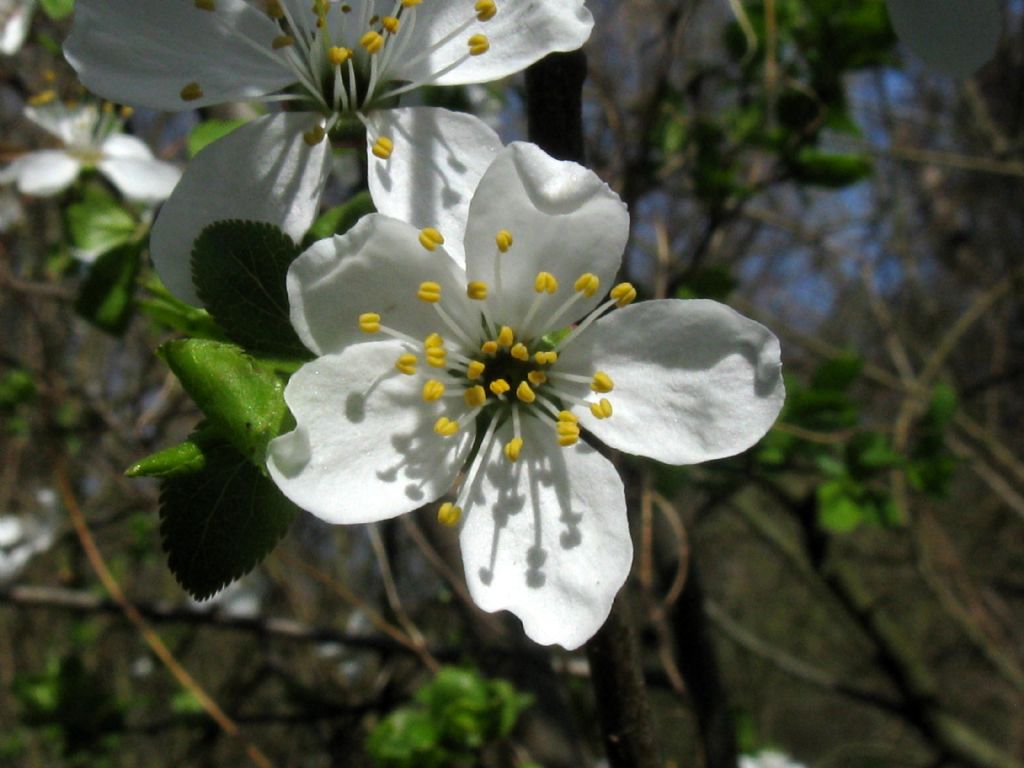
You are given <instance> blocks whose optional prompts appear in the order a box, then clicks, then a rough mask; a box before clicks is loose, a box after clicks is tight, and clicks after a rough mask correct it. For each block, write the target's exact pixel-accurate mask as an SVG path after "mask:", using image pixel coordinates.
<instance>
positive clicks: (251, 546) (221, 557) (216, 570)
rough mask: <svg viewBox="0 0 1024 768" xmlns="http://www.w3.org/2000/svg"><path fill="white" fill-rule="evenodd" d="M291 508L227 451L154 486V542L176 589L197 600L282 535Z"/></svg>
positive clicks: (215, 451)
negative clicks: (156, 525)
mask: <svg viewBox="0 0 1024 768" xmlns="http://www.w3.org/2000/svg"><path fill="white" fill-rule="evenodd" d="M296 512H297V508H296V507H295V505H294V504H292V503H291V502H290V501H288V499H286V498H285V497H284V495H283V494H282V493H281V492H280V491H279V490H278V489H277V486H275V485H274V483H273V481H271V480H270V479H269V478H268V477H266V476H265V475H264V474H263V473H262V472H260V470H259V469H257V468H256V467H255V466H253V465H252V463H251V462H250V461H249V460H248V459H247V458H246V457H245V456H242V455H241V454H239V453H238V451H236V450H235V449H234V448H232V447H231V446H228V445H220V446H216V447H214V448H211V449H210V450H208V451H207V454H206V466H205V467H204V468H203V469H202V470H201V471H199V472H197V473H194V474H190V475H181V476H178V477H170V478H166V479H164V480H163V481H162V483H161V486H160V536H161V539H162V540H163V548H164V551H165V552H166V553H167V563H168V565H169V567H170V569H171V572H172V573H173V574H174V576H175V578H176V579H177V580H178V583H179V584H181V586H182V587H183V588H184V589H185V590H186V591H187V592H188V593H189V594H191V595H192V596H193V597H195V598H197V599H199V600H202V599H205V598H207V597H210V596H211V595H213V594H214V593H216V592H217V591H219V590H220V589H221V588H222V587H224V586H225V585H227V584H228V583H230V582H231V581H234V580H235V579H237V578H239V577H241V576H243V575H244V574H246V573H248V572H249V571H251V570H252V569H253V568H254V567H256V565H258V564H259V563H260V562H261V561H262V560H263V558H264V557H266V556H267V554H269V553H270V551H271V550H273V548H274V547H275V546H276V545H277V543H278V542H279V541H280V540H281V538H282V537H283V536H284V534H285V533H286V532H287V530H288V526H289V525H290V524H291V521H292V519H293V518H294V517H295V513H296Z"/></svg>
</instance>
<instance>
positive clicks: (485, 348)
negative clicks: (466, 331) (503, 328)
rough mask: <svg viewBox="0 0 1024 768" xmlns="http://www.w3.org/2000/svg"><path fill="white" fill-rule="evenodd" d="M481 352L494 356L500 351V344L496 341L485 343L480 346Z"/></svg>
mask: <svg viewBox="0 0 1024 768" xmlns="http://www.w3.org/2000/svg"><path fill="white" fill-rule="evenodd" d="M480 351H481V352H483V353H484V354H485V355H493V354H495V353H496V352H497V351H498V342H496V341H485V342H484V343H483V344H481V345H480Z"/></svg>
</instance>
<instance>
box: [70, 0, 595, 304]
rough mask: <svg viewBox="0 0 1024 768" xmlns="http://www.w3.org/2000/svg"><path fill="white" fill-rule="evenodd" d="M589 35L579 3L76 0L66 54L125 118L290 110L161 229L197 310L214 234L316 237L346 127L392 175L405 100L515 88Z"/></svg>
mask: <svg viewBox="0 0 1024 768" xmlns="http://www.w3.org/2000/svg"><path fill="white" fill-rule="evenodd" d="M592 26H593V20H592V18H591V16H590V14H589V12H588V11H587V10H586V9H585V8H584V7H583V0H530V1H529V2H521V1H520V0H475V2H474V0H347V1H346V2H339V1H338V0H330V1H328V0H248V1H246V0H78V3H77V6H76V11H75V23H74V27H73V28H72V31H71V36H70V37H69V38H68V41H67V43H66V45H65V53H66V55H67V58H68V60H69V61H70V62H71V64H72V66H74V68H75V69H76V70H77V72H78V74H79V77H80V78H81V80H82V82H83V83H84V84H85V85H86V87H88V88H89V89H90V90H92V91H94V92H95V93H98V94H100V95H102V96H104V97H106V98H109V99H112V100H114V101H117V102H119V103H124V104H133V105H142V106H149V107H153V108H156V109H164V110H181V109H192V108H194V107H201V106H206V105H209V104H217V103H222V102H228V101H239V100H249V99H255V100H261V101H265V102H277V101H286V102H290V103H291V105H290V109H289V111H287V112H281V113H274V114H268V115H265V116H263V117H261V118H258V119H256V120H254V121H253V122H251V123H249V124H247V125H245V126H243V127H242V128H240V129H238V130H236V131H235V132H233V133H232V134H230V135H228V136H226V137H224V138H222V139H220V140H218V141H216V142H214V143H212V144H211V145H210V146H208V147H206V148H205V149H204V150H203V151H202V152H201V153H200V154H199V155H198V156H197V157H196V158H195V159H194V160H193V162H192V163H190V165H189V167H188V169H187V171H186V173H185V177H184V179H183V180H182V183H181V185H180V186H179V187H178V189H177V190H176V191H175V194H174V195H173V196H172V197H171V199H170V200H169V201H168V203H167V205H166V206H164V208H163V210H162V211H161V213H160V216H159V217H158V218H157V221H156V223H155V225H154V228H153V236H152V240H151V250H152V255H153V261H154V264H155V266H156V269H157V271H158V272H159V274H160V276H161V278H162V279H163V281H164V283H165V284H166V285H167V287H168V288H169V289H170V290H171V291H173V292H174V293H176V294H177V295H178V296H180V297H181V298H183V299H186V300H190V301H193V302H198V297H197V296H196V294H195V290H194V288H193V286H192V281H191V273H190V270H189V255H190V253H191V250H192V244H193V242H194V240H195V238H196V237H197V236H198V235H199V233H200V232H201V231H202V229H203V228H204V227H205V226H206V225H208V224H209V223H211V222H214V221H218V220H222V219H249V220H258V221H267V222H271V223H273V224H277V225H278V226H280V227H281V228H282V229H283V230H284V231H285V232H287V233H288V234H289V235H290V236H292V237H293V238H295V239H298V238H300V237H301V236H302V235H304V234H305V232H306V230H307V229H308V228H309V226H310V224H311V223H312V222H313V218H314V217H315V215H316V212H317V207H318V205H319V201H320V196H321V194H322V192H323V188H324V185H325V183H326V179H327V174H328V169H329V165H330V159H331V152H330V146H331V142H330V141H325V138H326V137H327V136H328V135H329V134H331V132H332V131H333V130H334V129H335V128H336V127H338V126H339V124H340V123H339V121H342V120H343V119H345V118H352V119H353V120H355V119H358V120H359V121H361V122H362V123H363V124H364V125H365V126H366V129H367V130H366V134H367V153H368V157H369V160H370V162H371V163H374V164H378V165H380V164H383V165H386V164H387V163H388V161H389V159H390V158H391V156H392V154H393V152H394V145H395V140H396V137H395V135H394V131H393V130H392V128H393V120H394V119H397V118H398V117H399V116H400V113H401V112H402V111H403V110H402V109H391V107H393V106H394V103H395V100H396V99H397V97H399V96H401V95H402V94H404V93H406V92H407V91H410V90H412V89H414V88H417V87H420V86H422V85H428V84H429V85H460V84H465V83H476V82H486V81H491V80H496V79H498V78H502V77H505V76H506V75H509V74H512V73H514V72H517V71H519V70H521V69H523V68H525V67H526V66H528V65H529V64H532V63H533V62H535V61H537V60H538V59H540V58H542V57H543V56H545V55H547V54H548V53H550V52H552V51H565V50H573V49H575V48H578V47H579V46H580V45H582V44H583V42H584V41H585V40H586V39H587V37H588V36H589V34H590V30H591V27H592Z"/></svg>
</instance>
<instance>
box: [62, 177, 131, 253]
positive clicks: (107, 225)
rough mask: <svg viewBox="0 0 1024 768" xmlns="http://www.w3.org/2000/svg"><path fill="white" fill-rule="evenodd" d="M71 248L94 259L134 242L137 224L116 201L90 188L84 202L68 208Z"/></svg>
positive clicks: (66, 215) (66, 216) (67, 217)
mask: <svg viewBox="0 0 1024 768" xmlns="http://www.w3.org/2000/svg"><path fill="white" fill-rule="evenodd" d="M65 220H66V221H67V227H68V235H69V236H70V238H71V244H72V245H73V246H75V248H78V249H80V250H82V251H85V252H86V253H88V254H91V255H97V254H102V253H106V252H107V251H110V250H112V249H113V248H116V247H117V246H119V245H123V244H124V243H126V242H128V241H129V240H131V239H132V238H133V237H134V236H135V233H136V229H137V228H138V223H137V222H136V221H135V217H134V216H133V215H132V214H131V213H130V212H128V211H127V210H125V209H124V208H122V207H121V206H120V205H119V204H118V203H117V201H116V200H114V198H112V197H110V195H108V194H107V193H106V192H102V191H99V190H97V189H96V188H93V187H89V188H87V191H86V194H85V198H84V199H83V200H81V201H80V202H77V203H72V204H71V205H69V206H68V209H67V212H66V214H65Z"/></svg>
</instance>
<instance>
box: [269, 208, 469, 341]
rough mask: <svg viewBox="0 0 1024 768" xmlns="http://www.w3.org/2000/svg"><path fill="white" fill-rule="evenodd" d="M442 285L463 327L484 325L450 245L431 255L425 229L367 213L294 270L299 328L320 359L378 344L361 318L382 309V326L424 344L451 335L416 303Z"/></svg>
mask: <svg viewBox="0 0 1024 768" xmlns="http://www.w3.org/2000/svg"><path fill="white" fill-rule="evenodd" d="M426 281H432V282H436V283H439V284H440V286H441V295H442V306H443V307H444V309H445V310H446V311H447V312H448V313H449V314H450V315H452V316H453V317H454V318H457V319H458V320H459V321H460V322H461V325H462V327H464V328H466V329H467V330H475V329H477V328H479V327H480V321H479V319H478V316H474V315H472V314H470V313H471V312H472V307H471V306H470V302H469V300H468V299H466V298H465V296H466V294H465V291H466V282H465V275H464V273H463V272H462V270H461V269H459V267H458V266H457V265H456V264H455V262H454V261H453V260H452V259H451V258H450V257H448V256H447V255H446V254H445V251H444V249H443V248H438V249H437V250H436V251H434V252H429V251H427V250H426V249H425V248H424V247H423V246H422V245H420V242H419V230H418V229H416V228H415V227H413V226H412V225H410V224H406V223H405V222H402V221H398V220H396V219H390V218H388V217H386V216H381V215H380V214H370V215H369V216H364V217H363V218H362V219H361V220H360V221H359V223H357V224H356V225H355V226H354V227H353V228H352V229H351V230H349V231H348V232H347V233H346V234H344V235H342V236H340V237H334V238H331V239H327V240H321V241H320V242H318V243H315V244H314V245H312V246H311V247H310V248H309V249H308V250H307V251H305V253H303V254H302V255H300V256H299V257H298V258H297V259H296V260H295V261H294V262H293V263H292V266H291V268H290V269H289V270H288V300H289V303H290V304H291V317H292V325H293V326H294V327H295V330H296V331H297V332H298V334H299V338H301V339H302V341H303V343H304V344H305V345H306V346H307V347H309V348H310V349H311V350H313V351H314V352H316V353H317V354H321V355H323V354H329V353H336V352H339V351H340V350H341V349H342V348H343V347H344V346H346V345H347V344H352V343H358V342H362V341H367V340H373V339H375V338H376V337H372V336H367V335H366V334H365V333H363V332H362V331H360V330H359V315H361V314H363V313H364V312H376V313H377V314H379V315H380V316H381V322H382V323H383V324H384V325H386V326H388V327H390V328H393V329H395V330H397V331H401V332H402V333H406V334H409V335H411V336H412V337H413V338H416V339H423V338H425V337H426V336H428V335H429V334H430V333H431V332H433V331H437V332H439V333H440V334H441V335H442V336H448V335H449V334H448V332H447V328H446V327H445V326H444V325H443V324H442V321H441V320H440V318H439V317H438V314H437V311H436V310H435V308H434V307H433V306H432V305H430V304H427V303H425V302H422V301H420V300H419V299H417V298H416V292H417V290H418V289H419V287H420V283H423V282H426Z"/></svg>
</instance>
